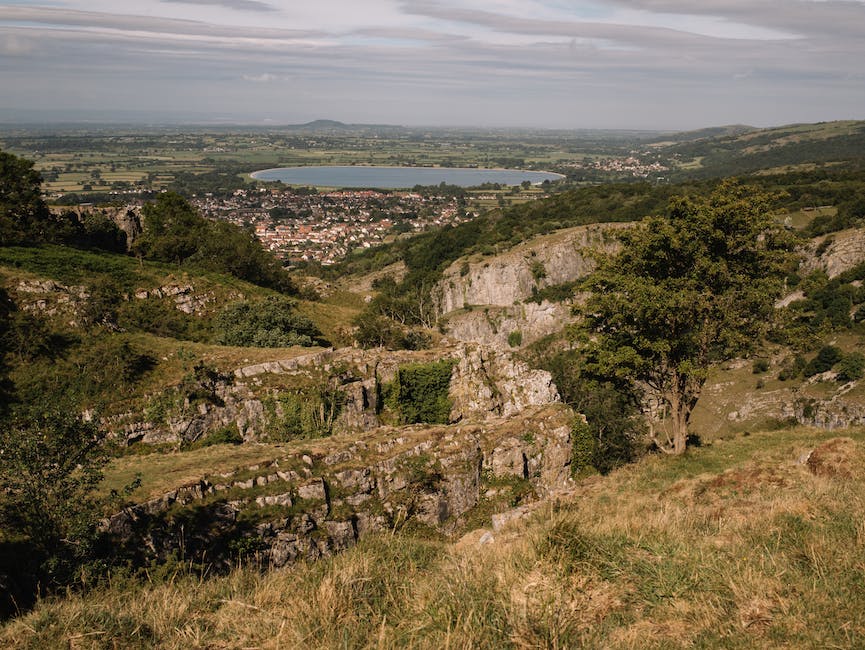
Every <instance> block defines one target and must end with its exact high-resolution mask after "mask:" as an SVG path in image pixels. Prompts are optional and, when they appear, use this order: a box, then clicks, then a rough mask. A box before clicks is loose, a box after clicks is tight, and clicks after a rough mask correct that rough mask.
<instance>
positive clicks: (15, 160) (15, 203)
mask: <svg viewBox="0 0 865 650" xmlns="http://www.w3.org/2000/svg"><path fill="white" fill-rule="evenodd" d="M50 216H51V214H50V212H49V210H48V207H47V206H46V205H45V202H44V201H43V200H42V177H41V176H40V175H39V172H38V171H36V170H35V169H33V162H32V161H30V160H25V159H24V158H19V157H18V156H14V155H12V154H10V153H6V152H4V151H0V246H8V245H14V244H19V243H22V242H27V241H41V240H42V239H43V238H44V233H43V232H42V231H43V229H44V227H45V226H46V224H48V222H49V220H50Z"/></svg>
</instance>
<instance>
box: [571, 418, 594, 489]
mask: <svg viewBox="0 0 865 650" xmlns="http://www.w3.org/2000/svg"><path fill="white" fill-rule="evenodd" d="M596 448H597V445H596V444H595V437H594V435H592V430H591V428H590V427H589V425H588V423H587V422H577V423H575V424H574V426H573V427H572V428H571V476H574V477H577V476H583V475H585V474H587V473H591V472H593V471H595V467H594V465H593V462H594V459H595V452H596V450H597V449H596Z"/></svg>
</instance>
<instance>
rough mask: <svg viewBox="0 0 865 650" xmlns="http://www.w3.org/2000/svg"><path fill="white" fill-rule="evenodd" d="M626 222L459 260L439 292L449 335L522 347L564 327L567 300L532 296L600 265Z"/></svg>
mask: <svg viewBox="0 0 865 650" xmlns="http://www.w3.org/2000/svg"><path fill="white" fill-rule="evenodd" d="M623 227H626V224H593V225H591V226H581V227H578V228H570V229H568V230H563V231H560V232H556V233H554V234H551V235H544V236H541V237H536V238H535V239H532V240H531V241H528V242H526V243H524V244H520V245H519V246H517V247H515V248H513V249H511V250H509V251H507V252H505V253H502V254H500V255H496V256H494V257H477V256H475V257H472V258H468V259H461V260H457V261H456V262H454V263H453V264H451V266H450V267H448V268H447V269H446V270H445V272H444V277H443V278H442V280H441V281H440V282H439V283H438V285H437V286H436V287H435V289H434V291H433V295H434V296H435V299H436V307H437V310H438V313H439V314H440V315H441V316H443V317H444V319H445V329H446V332H447V334H448V336H449V337H451V338H453V339H456V340H458V341H474V342H479V343H483V344H486V345H491V346H497V347H500V348H505V349H506V348H507V347H520V346H521V345H526V344H529V343H532V342H533V341H536V340H538V339H540V338H542V337H544V336H547V335H549V334H553V333H556V332H559V331H561V329H562V327H564V325H566V324H567V323H568V322H570V321H571V320H572V317H571V311H570V306H569V304H568V303H567V302H565V303H554V302H549V301H546V300H544V301H541V302H533V301H531V300H529V299H530V298H532V296H533V295H534V292H536V291H539V290H541V289H543V288H545V287H549V286H554V285H559V284H564V283H568V282H574V281H575V280H579V279H580V278H582V277H584V276H585V275H587V274H588V273H590V272H591V271H592V269H593V268H594V261H593V259H592V252H593V251H595V250H600V251H611V250H614V249H615V247H616V245H617V244H616V238H615V231H616V230H618V229H620V228H623Z"/></svg>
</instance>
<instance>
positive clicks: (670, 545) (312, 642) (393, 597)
mask: <svg viewBox="0 0 865 650" xmlns="http://www.w3.org/2000/svg"><path fill="white" fill-rule="evenodd" d="M837 435H838V434H828V433H826V432H821V431H814V430H810V429H793V430H788V431H783V432H765V433H758V434H753V435H751V436H747V437H739V438H736V439H734V440H728V441H721V442H717V443H716V444H713V445H711V446H708V447H703V448H699V449H692V450H691V451H689V452H688V454H687V455H686V456H685V457H683V458H671V457H649V458H647V459H645V460H644V461H643V462H641V463H638V464H636V465H633V466H630V467H627V468H624V469H622V470H620V471H618V472H616V473H614V474H612V475H610V476H608V477H605V478H599V477H594V478H591V479H588V480H586V481H584V482H583V483H582V484H580V485H579V486H577V487H576V488H575V489H574V490H573V493H572V494H569V495H564V496H560V497H558V498H557V499H556V500H554V501H551V502H548V503H546V504H545V505H543V506H542V507H540V508H539V509H537V510H536V511H535V513H534V515H532V516H531V517H529V518H528V519H525V520H522V521H520V522H516V523H515V524H512V525H511V526H510V528H506V529H504V530H502V531H499V532H497V533H495V534H494V536H493V537H494V539H493V541H492V542H490V543H486V544H483V545H480V544H479V543H478V540H479V539H480V535H479V533H473V534H472V535H469V536H467V537H465V538H464V539H463V540H462V541H460V542H458V543H448V542H443V541H435V540H425V539H420V538H417V537H410V536H402V535H390V534H384V535H380V536H375V537H368V538H365V539H363V540H361V542H360V544H359V545H358V546H357V547H355V548H354V549H352V550H350V551H348V552H346V553H343V554H341V555H339V556H337V557H334V558H330V559H327V560H323V561H319V562H316V563H301V564H297V565H295V566H293V567H290V568H288V569H285V570H281V571H276V572H272V573H266V574H261V573H259V572H258V571H257V570H256V569H255V568H254V567H238V568H236V569H235V570H234V571H233V572H232V573H231V574H230V575H228V576H223V577H216V578H209V579H201V578H199V577H195V576H193V575H186V574H184V573H183V572H180V573H177V574H176V575H174V576H173V577H170V578H169V579H166V580H163V581H154V582H153V583H152V584H150V583H144V584H142V583H135V582H131V581H128V580H123V579H120V578H119V577H118V578H116V579H115V580H114V581H113V582H112V583H111V584H106V585H103V586H99V587H96V588H93V589H91V590H89V591H86V592H85V593H84V594H70V595H68V596H67V597H65V598H61V599H57V600H46V601H43V602H41V603H39V604H38V605H37V607H36V608H35V610H34V611H32V612H30V613H28V614H26V615H23V616H21V617H20V618H18V619H17V620H14V621H11V622H9V623H7V624H6V625H5V627H3V628H0V645H3V646H4V647H10V648H68V647H76V648H112V647H124V648H156V647H158V648H194V647H201V648H203V647H207V648H244V647H256V648H295V647H314V648H445V647H452V648H539V647H547V648H572V647H586V648H686V647H687V648H692V647H697V648H716V647H723V648H743V649H744V648H779V647H785V648H802V647H838V648H854V647H862V645H863V644H865V607H863V606H862V601H861V595H862V593H863V590H865V525H863V523H862V517H861V513H862V511H863V506H865V482H863V480H865V470H863V469H862V468H863V467H865V465H863V460H865V430H861V429H860V430H852V431H847V432H844V434H843V435H844V439H840V440H839V439H837V438H835V436H837ZM830 439H832V440H834V442H828V443H827V441H828V440H830ZM815 448H816V449H817V450H816V451H815V452H814V453H813V454H812V456H811V459H812V460H811V461H809V464H807V465H805V464H799V463H797V459H799V458H800V457H801V456H802V455H803V453H804V452H807V451H809V450H812V449H815ZM809 467H810V469H809ZM118 603H120V605H119V606H118Z"/></svg>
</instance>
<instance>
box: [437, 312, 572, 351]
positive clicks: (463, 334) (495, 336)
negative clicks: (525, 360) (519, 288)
mask: <svg viewBox="0 0 865 650" xmlns="http://www.w3.org/2000/svg"><path fill="white" fill-rule="evenodd" d="M571 320H573V317H572V315H571V306H570V305H569V304H563V303H553V302H548V301H543V302H541V303H535V302H523V303H520V304H517V305H511V306H510V307H495V306H490V307H483V308H476V309H472V310H471V311H464V312H454V313H452V314H450V315H449V316H448V317H447V322H446V324H445V330H446V332H447V335H448V337H450V338H452V339H455V340H457V341H474V342H477V343H482V344H484V345H488V346H493V347H498V348H501V349H507V348H510V347H517V348H518V347H520V346H524V345H528V344H530V343H533V342H535V341H537V340H538V339H541V338H543V337H545V336H548V335H550V334H555V333H557V332H560V331H561V330H562V328H563V327H564V325H565V324H567V323H568V322H570V321H571Z"/></svg>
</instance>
